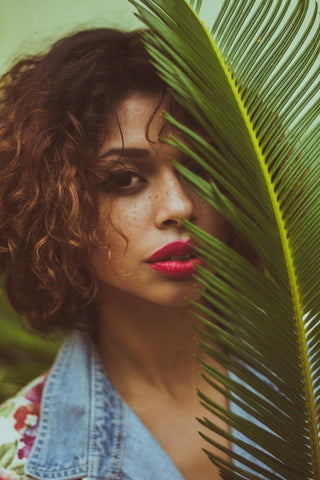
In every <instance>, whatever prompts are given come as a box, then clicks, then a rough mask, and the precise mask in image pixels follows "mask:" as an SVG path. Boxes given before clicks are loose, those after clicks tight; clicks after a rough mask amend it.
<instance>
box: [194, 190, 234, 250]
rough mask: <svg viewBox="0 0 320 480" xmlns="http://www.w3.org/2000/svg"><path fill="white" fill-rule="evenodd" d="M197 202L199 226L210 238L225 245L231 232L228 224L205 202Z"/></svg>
mask: <svg viewBox="0 0 320 480" xmlns="http://www.w3.org/2000/svg"><path fill="white" fill-rule="evenodd" d="M199 202H200V204H199V211H200V214H199V217H200V218H199V226H200V227H201V228H202V229H203V230H205V231H206V232H208V233H210V234H211V235H212V236H214V237H216V238H218V239H219V240H221V241H222V242H224V243H227V241H228V238H229V235H230V231H231V227H230V225H229V223H228V222H227V221H226V220H225V219H224V218H223V217H222V216H221V215H220V214H219V213H218V212H217V211H215V210H214V209H213V208H212V207H210V206H209V205H208V204H207V203H206V202H204V201H203V200H201V199H200V200H199Z"/></svg>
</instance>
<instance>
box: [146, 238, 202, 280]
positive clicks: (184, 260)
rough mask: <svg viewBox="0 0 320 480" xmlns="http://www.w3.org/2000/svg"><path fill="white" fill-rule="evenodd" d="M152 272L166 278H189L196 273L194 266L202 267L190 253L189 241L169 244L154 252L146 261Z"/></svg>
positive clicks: (177, 241)
mask: <svg viewBox="0 0 320 480" xmlns="http://www.w3.org/2000/svg"><path fill="white" fill-rule="evenodd" d="M147 263H148V265H149V266H150V268H152V269H153V270H156V271H157V272H159V273H163V274H164V275H167V276H168V277H175V278H179V277H180V278H184V277H191V276H192V275H194V274H195V273H196V265H202V262H201V260H199V259H198V258H195V257H194V255H193V251H192V244H191V239H188V240H186V241H182V240H176V241H174V242H170V243H168V244H167V245H165V246H164V247H162V248H161V249H160V250H157V251H156V252H154V253H153V254H152V255H151V256H150V258H149V259H148V260H147Z"/></svg>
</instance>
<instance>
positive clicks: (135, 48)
mask: <svg viewBox="0 0 320 480" xmlns="http://www.w3.org/2000/svg"><path fill="white" fill-rule="evenodd" d="M140 37H141V34H140V32H132V33H122V32H120V31H116V30H111V29H96V30H88V31H83V32H79V33H76V34H74V35H71V36H69V37H67V38H64V39H62V40H60V41H58V42H57V43H56V44H55V45H54V46H53V47H52V49H51V50H50V51H49V53H47V54H45V55H43V56H37V57H33V58H28V59H26V60H22V61H20V62H19V63H18V64H17V65H16V66H14V67H13V68H12V70H11V71H10V72H9V73H8V74H7V75H6V76H4V78H3V80H2V100H3V102H2V106H1V114H0V115H1V120H0V121H1V156H0V168H1V175H0V178H1V193H0V196H1V201H0V225H1V229H0V239H1V240H0V242H1V243H0V252H1V256H0V259H1V260H0V262H1V271H3V272H6V288H7V293H8V297H9V299H10V301H11V303H12V304H13V306H14V307H15V308H16V310H17V311H18V312H21V313H23V314H24V315H26V316H27V317H28V318H29V320H30V323H31V324H32V325H33V326H34V327H35V328H36V329H38V330H39V331H41V332H51V331H52V330H54V329H57V328H59V329H63V330H64V331H66V332H71V333H69V335H68V337H67V340H66V342H65V344H64V346H63V347H62V349H61V351H60V354H59V356H58V358H57V360H56V362H55V364H54V366H53V368H52V369H51V370H50V372H49V373H48V374H47V375H46V376H45V377H42V378H41V379H37V380H36V381H35V382H33V383H32V384H31V385H30V386H28V387H27V388H26V389H25V390H24V391H23V392H22V393H20V394H19V395H18V396H17V397H15V398H14V399H12V400H10V401H9V402H7V403H6V404H5V406H4V407H3V408H2V410H1V422H2V423H1V425H2V427H3V428H2V429H1V433H0V439H1V442H2V450H1V447H0V452H4V453H2V454H1V455H2V458H1V460H0V466H1V467H2V470H0V477H1V478H8V477H9V478H18V477H23V476H24V475H28V476H30V477H35V478H38V479H47V478H56V479H67V478H83V477H87V478H90V479H91V478H104V479H113V480H115V479H131V480H148V479H150V480H156V479H161V480H165V479H168V480H178V479H180V480H181V479H182V478H185V479H187V480H199V479H202V480H206V479H210V480H212V479H214V478H219V475H218V470H217V469H216V467H215V466H214V465H212V464H211V463H210V462H209V461H208V459H207V457H206V455H205V454H204V453H203V452H202V451H201V446H203V447H204V446H206V445H205V443H202V441H201V438H200V436H199V435H198V433H197V430H198V423H197V420H196V419H195V417H199V416H203V414H204V411H203V407H201V406H200V404H199V402H198V399H197V396H196V394H195V388H196V387H199V388H200V389H201V390H202V391H203V392H208V393H209V394H210V395H211V397H212V396H213V395H215V397H214V398H215V400H216V401H217V402H220V403H221V404H222V405H224V406H226V400H225V398H224V397H223V396H222V395H221V396H219V394H218V393H217V392H214V391H213V390H212V389H210V390H209V389H208V386H207V384H206V383H205V382H204V380H203V379H202V377H201V373H200V371H199V366H198V364H197V361H196V360H195V358H194V353H196V352H197V350H198V347H197V345H196V343H195V341H194V339H193V337H194V332H193V330H192V328H191V327H190V325H189V323H190V320H191V319H192V317H191V315H190V313H189V306H188V301H187V298H193V299H196V300H198V301H200V298H201V297H200V293H199V291H198V289H197V286H196V284H195V281H194V279H193V274H194V273H195V268H196V267H195V265H196V264H197V263H201V259H198V258H195V257H194V255H193V252H192V246H191V244H190V238H189V235H188V232H187V230H186V228H185V226H184V224H183V221H182V218H188V219H190V220H192V221H193V222H194V223H195V224H196V225H198V226H199V227H201V228H203V229H205V230H206V231H208V232H209V233H211V234H212V235H214V236H217V237H218V238H220V239H221V240H222V241H224V242H226V241H227V240H228V237H229V228H228V225H227V224H226V222H225V221H224V220H223V219H222V218H221V217H220V216H219V215H218V214H217V213H216V212H215V211H213V210H212V209H211V208H209V207H208V205H207V204H205V203H204V202H203V201H201V199H200V198H198V197H197V196H196V195H195V194H194V193H192V192H191V190H190V189H189V188H188V186H187V185H186V183H185V181H184V180H183V178H181V177H180V176H179V175H178V173H177V172H176V171H175V170H174V168H173V166H172V163H171V158H175V159H178V160H180V161H182V162H188V159H185V158H183V156H182V155H181V153H180V152H178V151H176V150H175V149H174V148H173V147H172V146H170V145H169V144H167V143H166V142H165V141H163V140H162V139H161V138H162V137H166V136H169V135H170V134H171V133H172V127H171V126H170V125H169V124H167V123H166V122H165V121H164V120H163V117H162V112H163V110H169V111H170V112H172V114H173V115H174V116H175V117H177V118H178V119H179V118H180V119H181V120H182V121H183V122H184V123H187V124H189V125H191V126H192V127H194V128H196V126H195V125H194V124H193V122H192V119H191V118H189V117H188V115H187V114H186V113H185V112H184V111H182V109H181V108H179V106H178V105H176V104H175V102H174V101H173V100H172V99H171V98H170V96H169V95H168V94H167V92H166V87H165V85H164V84H163V83H162V81H161V80H160V79H159V78H158V76H157V74H156V72H155V70H154V68H153V66H152V65H151V63H150V59H149V57H148V54H147V53H146V51H145V49H144V47H143V45H142V42H141V38H140ZM174 133H175V134H178V133H177V132H174ZM202 355H203V354H202ZM218 368H219V367H218ZM220 368H221V367H220ZM40 411H41V414H40ZM217 422H218V425H219V426H221V427H225V426H224V425H223V424H222V423H221V422H220V423H219V420H218V421H217ZM225 428H226V427H225ZM1 442H0V443H1ZM225 446H226V447H227V446H228V442H227V441H226V442H225ZM223 458H224V459H227V456H226V455H223ZM1 472H2V473H1Z"/></svg>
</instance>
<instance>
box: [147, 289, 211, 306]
mask: <svg viewBox="0 0 320 480" xmlns="http://www.w3.org/2000/svg"><path fill="white" fill-rule="evenodd" d="M158 293H159V292H158ZM157 296H158V298H157V299H153V303H157V304H158V305H161V306H163V307H187V306H189V305H190V303H189V300H194V301H195V302H199V301H201V298H202V297H201V293H200V292H199V290H198V287H196V286H194V287H193V288H189V289H184V291H181V290H180V289H178V290H167V291H165V292H162V294H161V295H157Z"/></svg>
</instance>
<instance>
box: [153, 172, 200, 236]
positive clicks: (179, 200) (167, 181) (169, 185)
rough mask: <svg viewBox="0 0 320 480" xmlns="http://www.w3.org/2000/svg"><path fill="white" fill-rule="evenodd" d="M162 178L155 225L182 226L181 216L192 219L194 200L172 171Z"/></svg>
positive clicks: (162, 226) (159, 226)
mask: <svg viewBox="0 0 320 480" xmlns="http://www.w3.org/2000/svg"><path fill="white" fill-rule="evenodd" d="M164 177H165V178H162V181H161V185H160V187H159V190H160V194H159V195H158V199H157V204H156V218H155V221H156V226H157V227H158V228H166V227H168V226H173V227H182V226H183V221H182V218H187V219H188V220H194V213H195V209H194V202H193V201H192V197H191V192H190V191H189V190H188V189H187V188H186V187H185V186H184V185H183V184H182V182H181V180H179V178H178V177H177V175H176V173H175V172H174V171H171V172H168V173H167V174H166V175H164Z"/></svg>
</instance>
